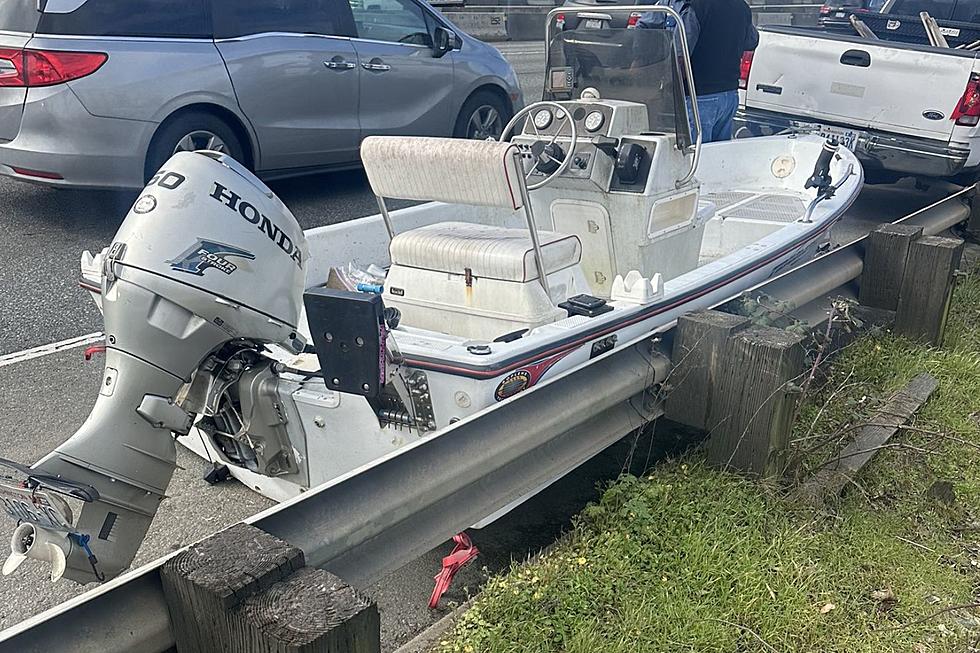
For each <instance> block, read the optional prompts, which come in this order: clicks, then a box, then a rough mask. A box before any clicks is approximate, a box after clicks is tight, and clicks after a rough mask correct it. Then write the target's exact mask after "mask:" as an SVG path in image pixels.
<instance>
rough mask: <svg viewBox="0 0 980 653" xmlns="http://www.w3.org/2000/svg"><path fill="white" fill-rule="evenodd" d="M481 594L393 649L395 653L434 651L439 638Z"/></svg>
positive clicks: (429, 652) (428, 652)
mask: <svg viewBox="0 0 980 653" xmlns="http://www.w3.org/2000/svg"><path fill="white" fill-rule="evenodd" d="M482 593H483V592H482V591H481V592H478V593H477V594H476V596H473V597H472V598H470V600H469V601H467V602H466V603H464V604H463V605H461V606H459V607H458V608H456V609H455V610H453V611H452V612H450V613H449V614H447V615H445V616H444V617H443V618H442V619H440V620H439V621H437V622H435V623H434V624H432V625H431V626H429V627H428V628H426V629H425V630H423V631H422V632H421V633H419V634H418V635H416V636H415V637H413V638H412V639H410V640H409V641H407V642H405V643H404V644H402V645H401V646H399V647H398V648H397V649H395V653H431V651H432V650H433V649H435V647H436V644H437V643H438V642H439V638H440V637H442V636H443V635H444V634H445V633H446V631H447V630H449V629H450V628H452V627H453V624H455V623H456V620H457V619H459V618H460V617H461V616H463V613H465V612H466V611H467V610H469V609H470V607H472V605H473V602H474V601H476V599H477V598H478V597H479V596H480V594H482Z"/></svg>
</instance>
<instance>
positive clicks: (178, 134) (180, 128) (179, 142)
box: [144, 111, 247, 180]
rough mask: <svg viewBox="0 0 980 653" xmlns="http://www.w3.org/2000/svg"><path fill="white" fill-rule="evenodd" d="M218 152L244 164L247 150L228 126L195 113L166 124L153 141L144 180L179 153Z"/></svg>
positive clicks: (147, 157)
mask: <svg viewBox="0 0 980 653" xmlns="http://www.w3.org/2000/svg"><path fill="white" fill-rule="evenodd" d="M206 149H217V150H218V151H219V152H225V153H227V154H229V155H230V156H231V157H232V158H234V159H235V160H236V161H240V162H242V163H245V164H246V165H247V162H246V161H244V158H245V149H244V147H243V146H242V142H241V140H240V139H239V138H238V135H237V134H236V133H235V130H234V129H232V128H231V127H230V126H229V125H228V123H226V122H225V121H224V120H222V119H221V118H219V117H218V116H215V115H213V114H210V113H204V112H200V111H194V112H191V113H185V114H182V115H179V116H177V117H176V118H174V119H173V120H171V121H169V122H167V123H164V125H163V128H162V129H160V130H159V131H158V132H157V133H156V134H155V135H154V136H153V140H152V141H151V142H150V147H149V149H148V150H147V153H146V166H145V170H144V180H149V179H150V177H152V176H153V175H155V174H156V172H157V170H159V169H160V168H161V167H162V166H163V164H165V163H166V162H167V161H168V160H169V159H170V157H171V156H173V155H174V154H175V153H176V152H178V151H182V150H186V151H192V150H206Z"/></svg>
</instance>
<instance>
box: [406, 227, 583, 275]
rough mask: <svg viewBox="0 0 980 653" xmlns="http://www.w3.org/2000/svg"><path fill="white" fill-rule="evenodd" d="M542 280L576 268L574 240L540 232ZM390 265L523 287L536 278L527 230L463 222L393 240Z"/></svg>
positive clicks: (578, 254) (577, 252) (577, 245)
mask: <svg viewBox="0 0 980 653" xmlns="http://www.w3.org/2000/svg"><path fill="white" fill-rule="evenodd" d="M538 239H539V240H540V242H541V254H542V258H543V259H544V266H545V274H549V275H550V274H551V273H553V272H557V271H558V270H563V269H565V268H567V267H570V266H572V265H575V264H577V263H578V262H579V261H580V260H581V258H582V243H581V241H579V239H578V237H577V236H572V235H568V234H560V233H556V232H554V231H539V232H538ZM390 249H391V262H392V264H394V265H403V266H407V267H413V268H420V269H424V270H433V271H437V272H446V273H450V274H464V273H465V271H466V269H467V268H469V270H470V272H471V273H472V274H473V275H474V276H476V277H483V278H489V279H499V280H502V281H516V282H521V283H523V282H527V281H532V280H534V279H537V278H538V271H537V268H536V267H535V265H534V248H533V246H532V245H531V238H530V237H529V236H528V231H527V229H505V228H502V227H492V226H488V225H481V224H472V223H468V222H440V223H437V224H433V225H429V226H427V227H420V228H418V229H413V230H411V231H406V232H405V233H401V234H398V235H397V236H395V237H394V238H393V239H392V241H391V248H390Z"/></svg>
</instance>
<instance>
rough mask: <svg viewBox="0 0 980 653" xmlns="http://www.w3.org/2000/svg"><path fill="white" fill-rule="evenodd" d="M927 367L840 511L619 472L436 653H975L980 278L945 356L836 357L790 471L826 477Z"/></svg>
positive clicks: (743, 485) (858, 346) (973, 281)
mask: <svg viewBox="0 0 980 653" xmlns="http://www.w3.org/2000/svg"><path fill="white" fill-rule="evenodd" d="M922 371H928V372H930V373H932V374H933V375H934V376H936V377H937V379H938V380H939V382H940V385H939V390H938V392H937V393H936V394H935V395H934V396H933V398H932V399H931V400H930V402H929V403H928V404H926V406H924V407H923V408H922V410H921V411H920V412H919V414H918V415H917V416H916V417H915V418H914V421H913V424H912V426H913V429H912V430H908V431H904V432H903V433H902V434H900V435H898V436H896V439H895V442H896V443H897V445H899V446H896V447H892V448H888V449H884V450H882V451H881V452H880V453H879V454H878V456H877V457H876V458H875V459H874V461H873V462H872V463H871V464H870V465H869V467H868V468H866V469H865V470H864V471H863V472H862V474H861V476H860V478H859V479H856V483H855V484H854V485H852V486H851V487H849V488H848V490H847V492H846V493H845V495H844V497H843V498H842V499H841V500H840V501H839V502H838V503H836V504H835V505H833V506H829V507H827V508H826V509H820V510H817V509H814V508H809V507H803V506H801V505H798V504H796V503H794V502H793V501H792V500H791V499H790V498H789V495H788V493H787V492H786V491H785V488H780V487H777V486H772V485H763V484H760V483H755V482H751V481H749V480H746V479H744V478H741V477H739V476H737V475H734V474H727V473H722V472H719V471H715V470H712V469H710V468H708V467H707V466H706V465H704V464H703V463H702V462H701V461H700V459H699V458H698V456H697V455H694V456H689V457H687V458H686V459H684V460H678V461H668V462H665V463H663V464H660V465H658V466H657V467H655V468H654V469H652V470H650V472H648V474H647V475H645V476H644V477H642V478H636V477H632V476H624V477H622V478H620V479H619V480H618V481H616V482H615V483H614V484H612V485H611V486H610V487H609V488H608V489H607V490H606V491H605V492H604V494H603V496H602V498H601V500H600V501H599V502H598V503H597V504H595V505H591V506H589V507H588V508H587V509H586V510H585V511H584V512H583V513H582V514H581V515H579V516H578V518H577V519H576V521H575V524H574V527H573V529H572V531H571V532H570V533H569V535H568V537H567V538H565V539H564V540H562V541H561V542H560V543H559V544H558V545H557V546H556V547H555V548H554V549H552V550H551V551H549V552H548V553H547V554H545V555H543V556H541V557H540V558H539V559H537V560H535V561H534V562H533V563H524V564H514V565H513V566H512V568H511V569H510V571H509V572H508V573H506V574H504V575H501V576H498V577H495V578H492V579H490V581H489V582H488V584H487V586H486V588H485V589H484V591H483V593H482V594H481V595H480V597H479V598H478V599H477V600H476V602H475V603H474V604H473V606H472V608H471V609H470V610H469V611H467V612H466V613H465V614H464V615H463V616H462V617H461V619H460V620H459V621H458V623H457V625H456V627H455V629H454V630H453V631H452V632H451V633H450V634H449V635H447V637H446V638H445V639H444V640H443V641H442V642H441V643H440V644H439V646H438V651H440V653H478V652H480V653H483V652H488V653H489V652H497V651H499V652H508V653H510V652H512V651H522V652H524V651H527V652H532V653H534V652H541V653H546V652H565V653H578V652H581V653H586V652H590V653H591V652H594V651H602V652H607V651H608V652H620V651H621V652H623V653H626V652H635V651H657V652H661V651H664V652H667V651H767V652H769V653H772V652H773V651H778V652H780V653H784V652H788V651H801V652H802V651H821V652H841V653H844V652H847V653H859V652H868V653H871V652H875V653H878V652H883V651H896V652H899V651H901V652H912V653H923V652H926V651H929V652H932V651H949V652H954V651H956V652H960V651H976V650H980V649H978V648H977V641H978V640H980V610H976V609H954V610H947V609H948V608H951V607H955V606H958V605H963V604H971V603H974V602H976V601H980V560H978V558H980V521H977V519H978V516H977V515H976V508H977V506H978V505H980V424H978V420H977V413H978V411H980V275H977V274H974V275H972V276H970V277H968V278H967V279H965V280H963V281H961V282H960V284H959V286H958V288H957V290H956V295H955V298H954V305H953V311H952V313H951V315H950V323H949V331H948V335H947V345H946V347H945V348H944V349H943V350H935V349H930V348H926V347H921V346H918V345H914V344H912V343H910V342H908V341H905V340H902V339H899V338H896V337H894V336H892V335H890V334H887V333H881V334H875V335H870V336H866V337H864V338H862V339H860V340H858V341H857V342H856V343H854V344H853V345H851V346H850V347H849V348H848V349H847V350H846V351H845V352H843V353H842V354H841V355H840V356H839V357H838V358H837V359H836V360H835V362H834V365H833V369H832V370H831V371H830V373H829V378H828V379H827V380H826V383H824V384H823V385H822V386H821V388H820V389H818V390H817V391H815V394H814V395H813V396H811V397H808V398H807V400H806V401H805V403H804V405H802V406H801V408H800V411H799V416H798V419H797V424H796V428H795V431H794V440H796V444H795V447H796V449H795V453H796V454H797V455H796V460H797V461H798V462H799V465H800V466H799V470H800V472H801V473H802V472H805V471H806V470H808V469H811V468H813V467H815V466H816V465H818V464H819V463H820V462H822V461H823V460H825V459H826V458H827V457H829V456H830V455H831V454H832V453H833V452H834V451H835V450H836V449H837V448H839V445H840V444H841V443H843V442H845V441H846V438H847V436H848V434H849V431H848V430H847V427H848V426H850V425H853V424H855V423H860V421H861V420H862V419H867V418H868V417H869V416H870V415H871V414H872V413H873V412H874V410H875V408H877V407H878V406H879V405H880V403H881V401H883V400H884V399H886V398H887V397H888V395H889V394H890V393H891V392H893V391H895V390H896V389H898V388H899V387H901V386H902V385H904V384H905V383H907V382H908V380H909V379H911V378H912V377H913V376H915V375H916V374H917V373H919V372H922ZM936 481H948V482H950V483H952V487H953V490H954V493H955V500H954V501H953V503H952V504H951V505H950V504H947V503H945V502H943V501H941V500H939V499H937V498H935V497H933V496H931V495H930V491H929V490H930V488H931V487H933V484H934V483H935V482H936ZM944 610H946V611H944ZM941 611H943V612H941ZM937 613H939V614H937Z"/></svg>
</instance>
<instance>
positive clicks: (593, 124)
mask: <svg viewBox="0 0 980 653" xmlns="http://www.w3.org/2000/svg"><path fill="white" fill-rule="evenodd" d="M605 121H606V118H605V116H603V115H602V112H600V111H593V112H592V113H590V114H589V115H587V116H586V117H585V128H586V129H587V130H588V131H590V132H594V131H596V130H598V129H599V128H600V127H602V123H604V122H605Z"/></svg>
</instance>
